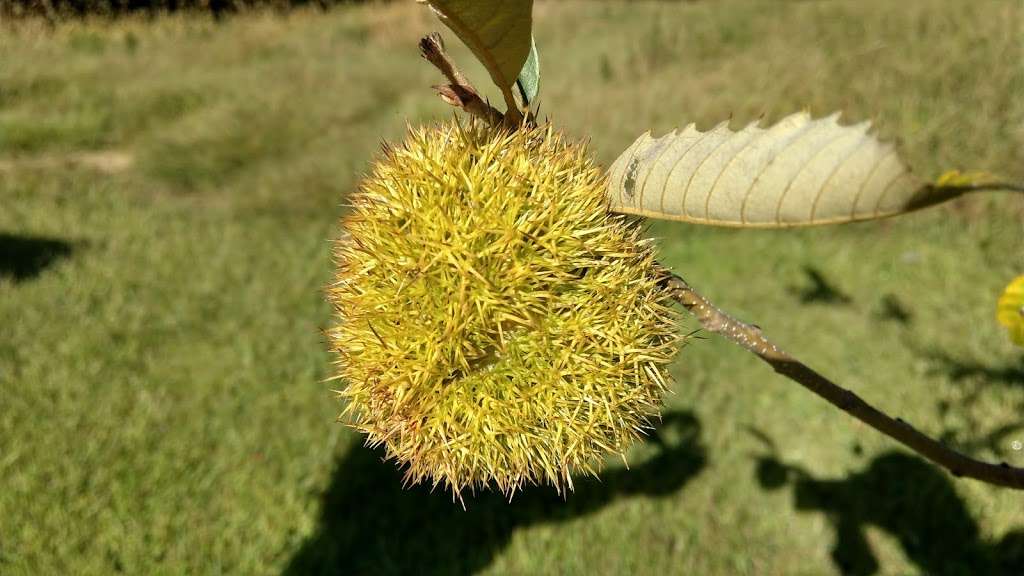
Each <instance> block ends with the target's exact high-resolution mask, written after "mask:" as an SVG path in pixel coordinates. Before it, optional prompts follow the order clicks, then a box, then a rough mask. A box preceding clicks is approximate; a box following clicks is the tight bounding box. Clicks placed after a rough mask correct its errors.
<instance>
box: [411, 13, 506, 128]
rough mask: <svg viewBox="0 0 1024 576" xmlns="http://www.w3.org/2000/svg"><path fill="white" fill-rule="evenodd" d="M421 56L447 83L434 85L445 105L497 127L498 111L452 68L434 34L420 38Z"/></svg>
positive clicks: (501, 119) (500, 121)
mask: <svg viewBox="0 0 1024 576" xmlns="http://www.w3.org/2000/svg"><path fill="white" fill-rule="evenodd" d="M420 55H421V56H423V58H424V59H425V60H426V61H427V62H430V63H431V64H433V65H434V67H435V68H437V69H438V70H440V71H441V74H443V75H444V77H445V78H446V79H447V80H448V84H442V85H439V86H434V89H435V90H437V93H438V94H439V95H440V96H441V99H442V100H444V101H445V102H446V103H447V104H450V105H452V106H455V107H456V108H462V109H463V110H465V111H466V112H469V113H470V114H472V115H474V116H477V117H479V118H482V119H483V120H484V121H486V122H487V123H488V124H491V125H492V126H500V125H501V124H502V123H503V122H504V120H505V117H504V116H503V115H502V113H501V112H499V111H498V109H497V108H494V107H493V106H491V105H490V104H488V103H487V102H485V101H484V100H483V98H481V97H480V94H479V93H477V91H476V89H474V88H473V86H472V85H471V84H470V83H469V81H468V80H466V77H465V76H463V75H462V72H460V71H459V69H458V68H456V67H455V64H454V63H453V62H452V61H451V58H449V57H448V53H447V52H445V50H444V41H443V40H442V39H441V35H440V34H438V33H437V32H434V33H433V34H430V35H428V36H424V37H423V38H421V39H420Z"/></svg>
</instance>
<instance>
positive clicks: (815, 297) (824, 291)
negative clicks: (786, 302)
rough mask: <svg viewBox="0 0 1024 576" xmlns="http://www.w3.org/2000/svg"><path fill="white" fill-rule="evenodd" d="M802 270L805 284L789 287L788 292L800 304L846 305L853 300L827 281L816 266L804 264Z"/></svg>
mask: <svg viewBox="0 0 1024 576" xmlns="http://www.w3.org/2000/svg"><path fill="white" fill-rule="evenodd" d="M803 271H804V276H805V277H806V278H807V282H808V283H807V285H805V286H800V287H797V286H793V287H790V292H792V293H793V294H795V295H796V297H797V299H798V300H800V302H801V303H802V304H840V305H847V304H850V303H851V302H853V299H852V298H850V297H849V296H847V295H846V294H845V293H843V291H842V290H841V289H839V287H837V286H835V285H834V284H832V283H831V282H829V280H828V278H826V277H825V274H824V273H822V271H821V270H819V269H818V268H816V267H814V266H811V265H810V264H806V265H804V268H803Z"/></svg>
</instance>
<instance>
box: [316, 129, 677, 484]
mask: <svg viewBox="0 0 1024 576" xmlns="http://www.w3.org/2000/svg"><path fill="white" fill-rule="evenodd" d="M604 186H605V181H604V176H603V173H602V172H601V171H600V170H599V169H598V168H596V167H595V166H594V165H593V164H592V163H591V161H590V160H589V159H588V156H587V153H586V150H585V148H584V147H583V146H579V145H575V144H571V143H569V142H567V141H566V140H565V139H564V138H563V137H561V136H560V135H559V134H558V133H556V132H555V131H553V130H552V129H551V128H550V127H540V128H534V129H526V128H523V129H519V130H515V131H506V130H499V129H495V128H490V127H488V126H485V125H483V124H482V123H479V122H469V123H460V122H459V121H450V122H447V123H444V124H441V125H437V126H431V127H425V128H416V129H411V130H410V133H409V135H408V137H407V140H406V141H405V142H404V143H403V144H402V145H400V146H398V147H396V148H389V147H387V146H385V149H384V153H383V156H382V157H381V158H380V159H379V160H378V161H377V162H376V164H375V165H374V167H373V171H372V174H371V175H370V176H369V177H367V178H365V180H364V181H363V183H362V186H361V188H360V190H359V191H358V192H357V193H356V194H355V195H354V196H353V198H352V200H351V204H352V210H351V212H350V213H349V214H348V215H347V216H346V217H345V218H344V219H343V221H342V227H343V233H342V236H341V239H340V240H338V241H337V242H336V244H335V258H336V262H337V275H336V281H335V283H334V284H332V285H331V287H330V288H329V298H330V300H331V302H332V303H333V304H334V306H335V309H336V315H337V324H336V326H335V327H334V328H333V329H332V330H331V331H330V341H331V344H332V347H333V348H334V350H335V351H336V352H337V353H338V362H337V367H338V376H339V379H340V380H341V381H342V382H344V386H343V388H342V389H341V390H340V391H339V393H340V395H341V397H342V398H343V399H344V401H345V408H344V411H343V413H342V419H346V420H348V421H349V423H350V424H351V425H352V426H354V427H355V428H357V429H358V430H360V431H362V432H364V433H365V434H366V435H367V443H368V444H370V445H379V444H383V445H384V446H385V447H386V450H387V453H388V455H389V457H392V458H394V459H396V460H397V461H398V462H399V463H401V464H403V465H405V466H406V467H407V470H406V472H407V475H406V479H407V482H410V483H417V482H421V481H425V480H426V481H429V482H430V483H432V484H433V485H434V486H437V485H439V484H442V485H445V486H447V487H449V488H451V489H452V491H453V492H454V493H455V494H456V495H459V493H460V491H461V490H462V489H464V488H467V487H468V488H471V489H475V488H477V487H483V486H486V485H488V484H492V483H493V485H496V486H497V487H498V488H499V489H500V490H502V491H503V492H505V493H506V494H509V495H511V494H512V493H513V492H514V491H515V490H517V489H518V488H520V487H521V486H523V485H524V484H525V483H540V482H548V483H550V484H553V485H554V486H555V487H556V488H558V489H559V490H562V489H564V488H571V487H572V481H571V478H570V474H571V473H574V472H586V473H592V474H593V473H596V469H597V467H598V466H599V463H600V460H601V457H602V456H604V455H606V454H607V453H620V454H621V453H624V452H625V450H626V449H627V448H628V447H629V445H630V444H631V442H632V441H633V440H634V439H635V438H636V437H637V436H638V435H639V434H641V433H642V432H643V431H644V430H645V429H646V428H648V427H649V425H650V421H651V419H652V418H654V417H656V416H657V414H658V412H659V408H660V405H661V396H662V394H663V392H664V391H665V389H666V387H667V383H668V381H669V376H668V374H667V372H666V366H667V364H668V363H669V362H670V360H671V358H672V356H673V354H674V351H675V348H676V347H677V344H678V340H679V339H678V337H677V330H676V326H675V319H676V318H675V314H674V312H673V311H672V310H671V309H670V308H669V305H668V302H667V300H666V298H665V294H664V292H663V291H662V289H661V288H660V287H659V284H658V275H657V272H656V270H655V268H654V266H653V265H654V261H653V253H652V247H651V245H650V242H649V241H648V240H645V239H642V238H641V236H640V232H641V231H640V230H639V228H638V225H637V224H636V223H635V221H632V220H628V219H627V218H626V217H623V216H617V215H611V214H609V213H608V211H607V209H606V204H605V201H604V199H603V198H604V196H603V192H604Z"/></svg>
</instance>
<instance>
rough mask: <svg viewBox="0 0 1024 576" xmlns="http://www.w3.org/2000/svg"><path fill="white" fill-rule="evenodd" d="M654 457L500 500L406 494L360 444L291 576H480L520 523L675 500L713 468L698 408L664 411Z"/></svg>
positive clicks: (421, 490)
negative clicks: (621, 502) (564, 487)
mask: <svg viewBox="0 0 1024 576" xmlns="http://www.w3.org/2000/svg"><path fill="white" fill-rule="evenodd" d="M651 441H652V442H653V443H654V444H655V445H656V446H657V447H658V452H657V454H656V455H655V456H653V457H652V458H650V459H648V460H647V461H645V462H643V463H642V464H640V465H639V466H637V467H635V468H633V469H630V470H625V469H616V470H610V471H607V472H606V473H604V474H602V475H601V479H600V480H598V479H594V478H586V479H578V480H577V481H576V489H575V491H574V492H571V493H569V494H568V495H567V496H565V497H563V496H559V495H558V494H556V493H555V492H554V490H553V489H551V488H549V487H530V488H526V489H524V490H523V491H522V492H520V493H518V494H516V496H515V497H514V498H513V499H512V501H511V502H509V501H508V500H506V499H505V498H504V497H502V496H501V494H497V493H494V492H490V491H487V492H482V493H478V494H476V495H472V494H467V495H464V498H465V504H466V509H465V510H464V509H463V508H462V507H461V506H460V505H459V504H458V503H455V502H453V501H452V496H451V493H449V492H447V491H444V490H438V491H436V492H431V491H430V490H429V488H427V487H425V486H412V487H409V488H406V489H403V488H402V473H401V471H399V470H398V469H397V467H396V465H395V464H394V463H393V462H384V461H383V453H382V452H381V451H380V450H370V449H367V448H364V447H362V446H354V447H353V448H351V449H350V450H349V451H348V453H347V454H346V455H345V457H344V458H343V459H342V460H341V461H340V462H339V463H338V465H337V467H336V468H335V471H334V476H333V478H332V480H331V483H330V486H329V488H328V489H327V492H326V493H325V494H324V496H323V504H322V508H321V515H320V521H319V527H318V528H317V531H316V533H314V534H313V535H312V536H311V537H310V538H309V539H308V540H307V541H306V542H305V543H304V544H303V546H302V547H301V548H300V549H299V551H298V552H297V553H296V554H295V556H293V557H292V559H291V561H290V563H289V565H288V567H287V568H286V569H285V572H284V573H285V574H288V575H300V574H301V575H307V574H310V575H314V574H345V575H359V574H372V575H375V576H376V575H381V574H409V573H414V574H472V573H475V572H477V571H479V570H481V569H483V568H486V567H487V566H488V565H489V564H490V563H491V561H492V560H493V558H494V557H495V556H496V555H497V554H499V553H500V552H501V551H502V550H503V549H504V548H505V546H506V545H507V544H508V542H509V540H510V538H511V536H512V533H513V532H514V531H515V530H516V529H517V528H520V527H525V526H531V525H535V524H543V523H553V522H565V521H570V520H573V519H576V518H580V517H582V516H585V515H587V514H590V513H592V512H595V511H597V510H599V509H600V508H602V507H604V506H606V505H608V504H610V503H612V502H614V501H616V500H618V499H620V498H626V497H634V496H646V497H660V496H666V495H669V494H672V493H674V492H676V491H677V490H679V489H680V488H681V487H683V486H684V485H686V483H687V482H688V481H689V480H690V479H692V478H693V477H694V476H695V475H696V474H697V473H698V472H699V471H700V470H701V469H702V468H703V467H704V465H705V462H706V455H705V451H704V448H703V446H702V444H701V441H700V422H699V421H698V420H697V418H696V417H695V416H694V415H693V414H692V413H690V412H671V413H668V414H665V415H664V416H663V419H662V424H661V425H660V426H659V428H658V431H657V433H656V434H654V435H653V436H652V438H651Z"/></svg>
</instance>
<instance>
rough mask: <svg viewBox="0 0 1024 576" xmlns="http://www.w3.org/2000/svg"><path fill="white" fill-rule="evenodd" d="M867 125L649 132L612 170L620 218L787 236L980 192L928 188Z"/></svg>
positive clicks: (797, 119) (830, 120) (942, 185)
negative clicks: (793, 230)
mask: <svg viewBox="0 0 1024 576" xmlns="http://www.w3.org/2000/svg"><path fill="white" fill-rule="evenodd" d="M869 128H870V124H869V123H867V122H864V123H861V124H857V125H855V126H841V125H839V123H838V114H836V115H832V116H829V117H827V118H820V119H817V120H813V119H811V117H810V116H809V115H807V114H806V113H801V114H794V115H792V116H789V117H787V118H784V119H783V120H782V121H780V122H779V123H778V124H776V125H774V126H771V127H769V128H762V127H760V126H758V125H757V124H751V125H749V126H747V127H746V128H744V129H742V130H740V131H739V132H734V131H732V130H730V129H729V126H728V123H722V124H719V125H718V126H717V127H715V128H714V129H712V130H710V131H707V132H700V131H698V130H697V129H696V128H695V127H694V125H692V124H691V125H689V126H688V127H687V128H686V129H685V130H683V131H682V132H678V133H677V132H675V131H673V132H672V133H670V134H667V135H665V136H662V137H661V138H651V136H650V133H647V134H644V135H643V136H641V137H640V138H639V139H637V140H636V142H634V143H633V145H632V146H630V147H629V149H627V150H626V151H625V152H624V153H623V154H622V155H621V156H619V158H618V159H617V160H616V161H615V162H614V164H612V167H611V170H610V175H609V183H608V192H607V194H608V200H609V204H610V209H611V210H613V211H615V212H622V213H627V214H639V215H642V216H649V217H652V218H662V219H668V220H681V221H684V222H694V223H699V224H711V225H720V226H741V227H752V228H781V227H789V226H809V225H816V224H834V223H840V222H850V221H855V220H868V219H872V218H883V217H886V216H893V215H896V214H901V213H904V212H908V211H910V210H916V209H918V208H923V207H925V206H930V205H932V204H937V203H939V202H942V201H945V200H948V199H950V198H953V197H955V196H959V195H960V194H962V193H964V192H966V191H970V190H974V189H980V188H978V187H973V186H970V185H967V186H964V185H962V183H957V182H948V183H947V182H941V181H940V182H938V183H936V184H928V183H925V182H922V181H920V180H919V179H918V178H917V177H915V176H914V175H913V174H911V173H910V171H909V170H908V169H907V167H906V166H905V165H904V164H903V161H902V160H901V159H900V158H899V156H898V155H897V154H896V151H895V150H894V148H893V147H892V146H891V145H889V144H884V143H882V142H880V141H879V140H878V139H877V138H875V137H874V136H873V135H871V134H870V133H869Z"/></svg>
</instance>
